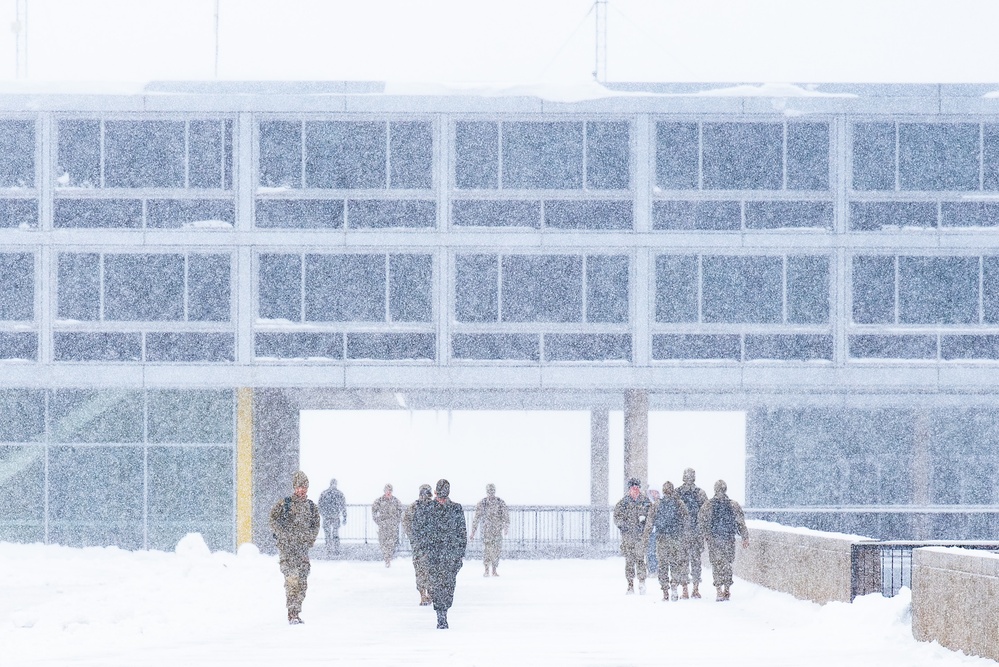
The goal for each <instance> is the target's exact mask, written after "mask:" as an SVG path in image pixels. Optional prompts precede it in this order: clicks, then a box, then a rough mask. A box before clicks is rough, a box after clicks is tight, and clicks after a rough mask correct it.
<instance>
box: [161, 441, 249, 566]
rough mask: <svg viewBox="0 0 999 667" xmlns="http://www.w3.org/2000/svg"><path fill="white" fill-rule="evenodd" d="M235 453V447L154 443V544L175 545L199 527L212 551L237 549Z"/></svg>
mask: <svg viewBox="0 0 999 667" xmlns="http://www.w3.org/2000/svg"><path fill="white" fill-rule="evenodd" d="M232 458H233V454H232V448H231V447H228V448H226V447H150V448H149V455H148V463H147V469H148V476H147V478H148V484H149V486H148V508H149V509H148V529H147V533H148V539H149V548H150V549H163V550H172V549H173V548H174V547H175V546H176V544H177V542H178V541H179V540H180V539H181V538H182V537H184V535H186V534H187V533H191V532H198V533H201V535H202V537H204V538H205V543H206V544H207V545H208V547H209V548H210V549H212V550H213V551H214V550H225V551H230V550H232V547H233V534H232V531H233V501H232V499H233V497H234V488H233V485H234V482H233V460H232ZM177 489H184V490H185V493H184V494H178V493H177ZM191 498H197V499H198V502H191Z"/></svg>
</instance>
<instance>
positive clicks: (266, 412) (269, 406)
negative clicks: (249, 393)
mask: <svg viewBox="0 0 999 667" xmlns="http://www.w3.org/2000/svg"><path fill="white" fill-rule="evenodd" d="M298 445H299V419H298V406H297V405H295V404H294V403H293V402H292V401H290V400H289V399H288V397H287V396H285V394H284V392H282V391H281V390H280V389H257V390H255V391H254V392H253V501H252V502H253V528H252V534H253V543H254V544H255V545H257V548H259V549H260V550H261V551H264V552H266V553H274V551H275V546H274V538H273V536H272V534H271V528H270V525H269V524H270V510H271V507H273V506H274V504H275V503H276V502H278V501H279V500H281V499H282V498H285V497H286V496H290V495H291V491H292V489H291V476H292V473H294V472H295V471H296V470H297V469H298V464H299V448H298Z"/></svg>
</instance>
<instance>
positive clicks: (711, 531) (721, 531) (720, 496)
mask: <svg viewBox="0 0 999 667" xmlns="http://www.w3.org/2000/svg"><path fill="white" fill-rule="evenodd" d="M727 491H728V485H727V484H726V483H725V480H723V479H720V480H718V481H717V482H715V495H714V497H712V498H711V500H709V501H708V502H706V503H705V504H704V507H702V508H701V513H700V516H698V517H697V522H698V524H700V526H701V532H702V534H703V535H704V538H705V539H706V540H707V542H708V560H710V561H711V573H712V576H713V577H714V584H715V590H716V591H717V593H718V594H717V596H716V597H715V601H716V602H725V601H726V600H729V599H731V590H730V589H731V587H732V563H733V562H734V561H735V537H736V535H739V536H741V537H742V548H743V549H745V548H747V547H749V529H748V528H746V518H745V516H744V515H743V513H742V507H740V506H739V503H737V502H735V501H734V500H732V499H731V498H729V497H728V495H727Z"/></svg>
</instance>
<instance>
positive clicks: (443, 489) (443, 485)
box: [436, 479, 451, 498]
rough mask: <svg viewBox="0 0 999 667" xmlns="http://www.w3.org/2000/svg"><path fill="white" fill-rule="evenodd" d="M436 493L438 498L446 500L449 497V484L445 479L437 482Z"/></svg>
mask: <svg viewBox="0 0 999 667" xmlns="http://www.w3.org/2000/svg"><path fill="white" fill-rule="evenodd" d="M436 493H437V497H438V498H447V497H448V496H449V495H451V482H449V481H447V480H446V479H439V480H437V489H436Z"/></svg>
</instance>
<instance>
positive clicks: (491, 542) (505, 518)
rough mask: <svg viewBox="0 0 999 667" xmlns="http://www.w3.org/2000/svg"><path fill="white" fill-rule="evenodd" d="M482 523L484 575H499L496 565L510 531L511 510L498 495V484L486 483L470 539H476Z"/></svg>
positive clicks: (476, 507)
mask: <svg viewBox="0 0 999 667" xmlns="http://www.w3.org/2000/svg"><path fill="white" fill-rule="evenodd" d="M480 523H481V524H482V564H483V565H484V566H485V572H484V573H483V575H482V576H483V577H488V576H489V568H490V567H492V574H493V576H494V577H498V576H499V574H497V573H496V567H497V566H498V565H499V557H500V551H501V550H502V548H503V536H504V535H506V534H507V533H508V532H509V531H510V512H509V511H508V510H507V508H506V503H505V502H503V499H502V498H499V497H497V496H496V485H495V484H486V497H485V498H483V499H482V500H480V501H479V503H478V504H477V505H476V506H475V517H474V518H473V519H472V534H471V535H469V539H475V531H476V529H477V528H478V527H479V524H480Z"/></svg>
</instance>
